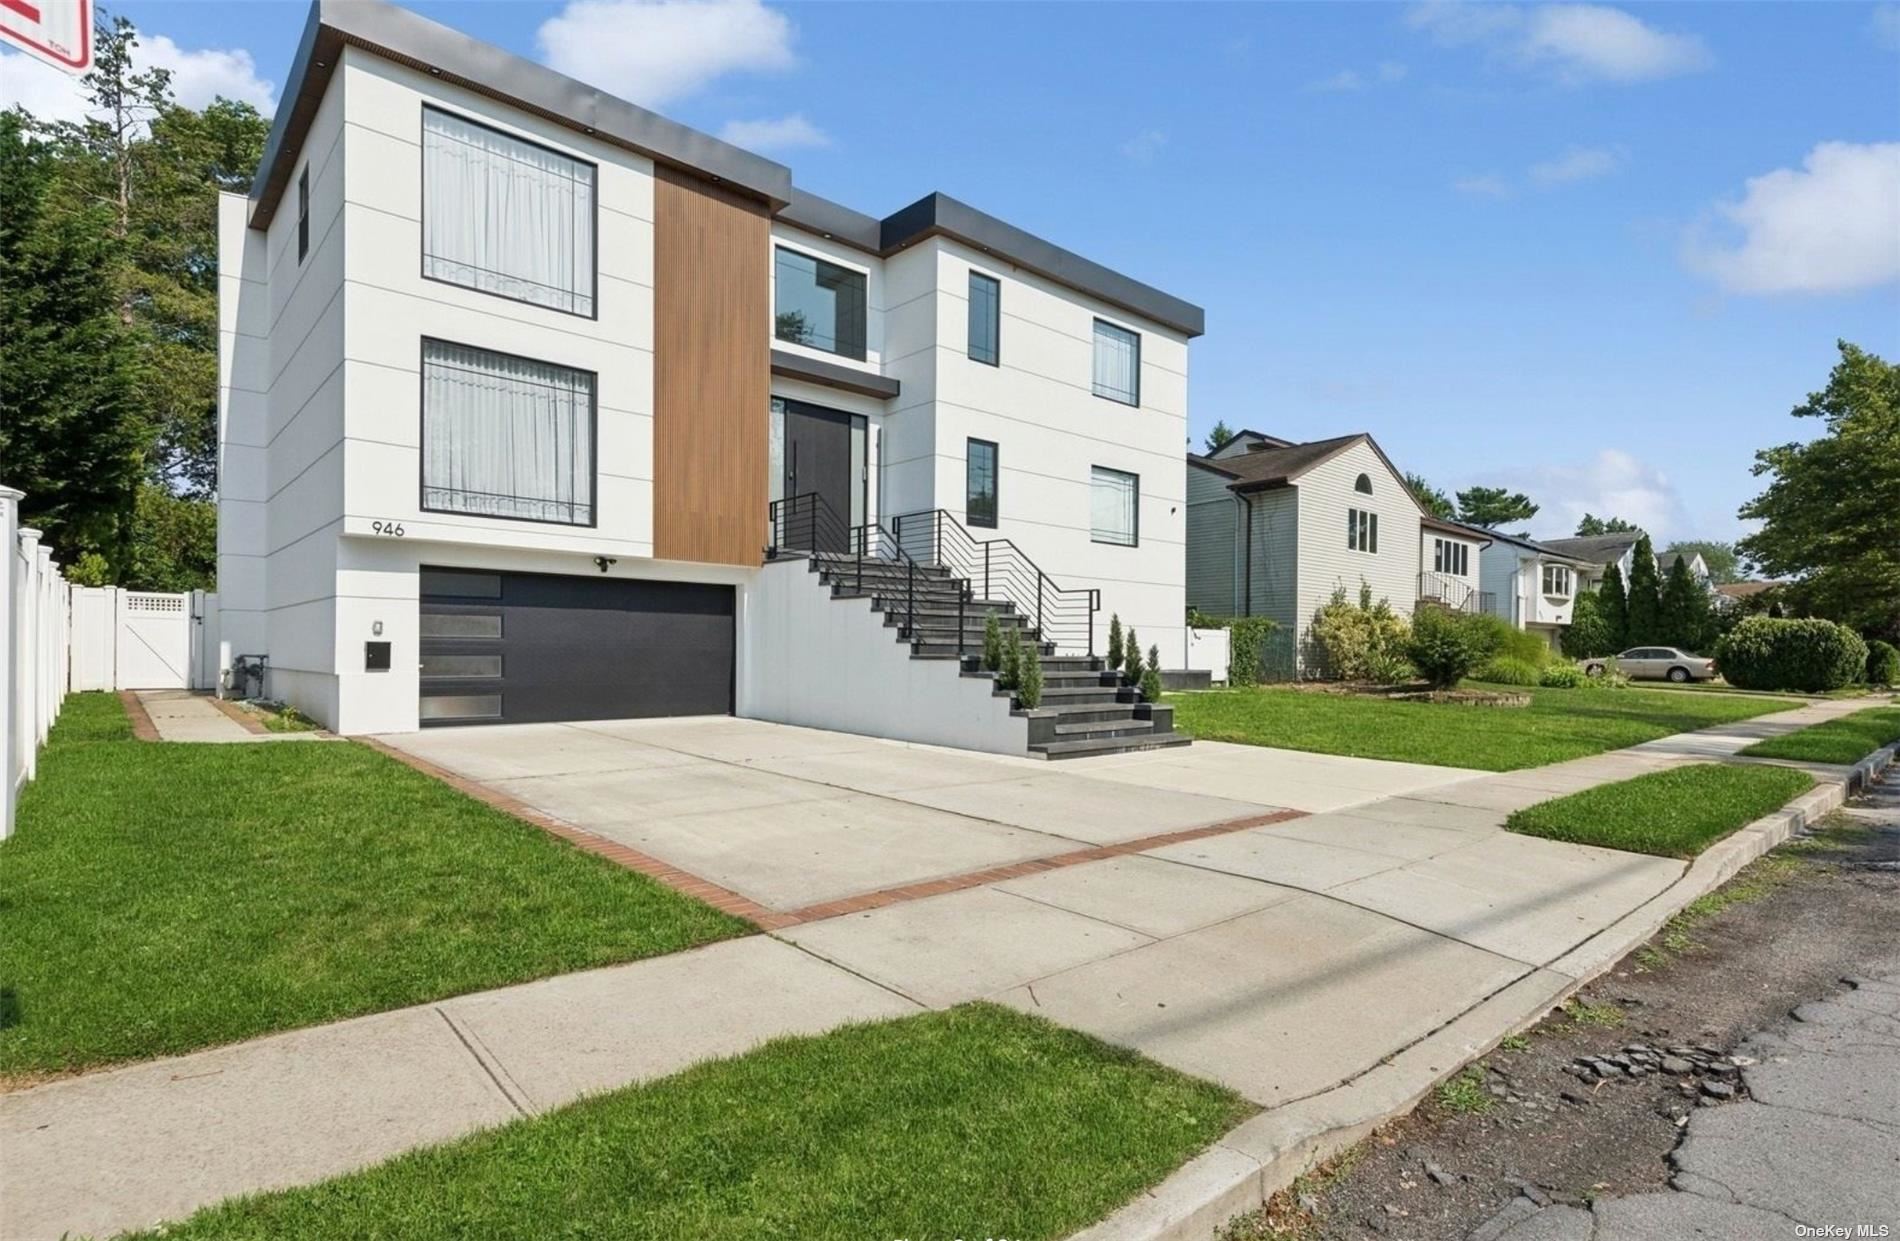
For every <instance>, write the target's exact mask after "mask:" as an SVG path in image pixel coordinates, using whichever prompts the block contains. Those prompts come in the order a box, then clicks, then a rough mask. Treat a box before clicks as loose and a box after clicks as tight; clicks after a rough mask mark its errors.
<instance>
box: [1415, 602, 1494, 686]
mask: <svg viewBox="0 0 1900 1241" xmlns="http://www.w3.org/2000/svg"><path fill="white" fill-rule="evenodd" d="M1484 621H1485V618H1484V617H1482V616H1473V615H1472V614H1470V613H1469V612H1453V611H1450V610H1449V609H1446V608H1441V607H1437V606H1436V605H1433V604H1424V605H1421V606H1420V607H1419V609H1418V610H1417V611H1415V612H1414V613H1412V637H1411V641H1410V642H1409V643H1408V644H1407V645H1406V650H1405V654H1406V657H1407V658H1409V659H1410V660H1411V661H1412V666H1413V667H1414V668H1417V669H1418V674H1419V675H1420V676H1422V677H1424V678H1425V679H1426V680H1427V681H1430V682H1431V683H1432V684H1433V685H1434V686H1436V687H1438V688H1439V689H1449V688H1450V687H1451V686H1453V685H1456V684H1458V682H1460V681H1462V680H1463V679H1464V678H1466V677H1468V676H1470V675H1471V671H1472V669H1474V668H1476V667H1477V666H1478V665H1479V664H1482V663H1483V662H1484V661H1485V660H1486V659H1488V658H1490V656H1491V653H1492V651H1493V650H1494V649H1495V647H1494V646H1493V645H1492V643H1493V642H1494V641H1495V634H1494V633H1493V632H1492V631H1491V630H1490V629H1489V628H1488V627H1487V626H1486V625H1485V624H1484Z"/></svg>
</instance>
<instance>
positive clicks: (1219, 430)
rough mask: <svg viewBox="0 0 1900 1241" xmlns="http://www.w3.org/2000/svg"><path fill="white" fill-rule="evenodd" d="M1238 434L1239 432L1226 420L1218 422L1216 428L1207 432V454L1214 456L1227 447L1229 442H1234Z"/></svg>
mask: <svg viewBox="0 0 1900 1241" xmlns="http://www.w3.org/2000/svg"><path fill="white" fill-rule="evenodd" d="M1238 434H1239V432H1237V431H1235V430H1234V429H1233V428H1232V427H1230V426H1228V425H1227V424H1226V423H1225V422H1216V423H1215V424H1214V429H1213V430H1211V431H1209V432H1208V433H1207V441H1206V444H1207V455H1208V456H1213V455H1214V454H1215V453H1217V452H1219V451H1220V450H1221V449H1223V448H1225V447H1227V445H1228V444H1230V443H1232V442H1233V439H1234V436H1236V435H1238Z"/></svg>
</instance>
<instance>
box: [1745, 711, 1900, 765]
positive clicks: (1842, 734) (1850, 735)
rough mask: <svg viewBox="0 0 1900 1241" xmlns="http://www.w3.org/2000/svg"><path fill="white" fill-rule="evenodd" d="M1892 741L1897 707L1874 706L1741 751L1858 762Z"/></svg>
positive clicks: (1899, 723) (1899, 728)
mask: <svg viewBox="0 0 1900 1241" xmlns="http://www.w3.org/2000/svg"><path fill="white" fill-rule="evenodd" d="M1895 741H1900V707H1874V708H1872V709H1870V710H1866V711H1856V712H1854V714H1852V715H1843V716H1841V717H1840V718H1839V719H1835V720H1829V721H1828V722H1827V723H1825V724H1812V725H1810V726H1808V727H1807V728H1803V729H1800V730H1799V731H1797V732H1791V733H1787V734H1785V735H1783V736H1780V737H1770V738H1769V739H1768V740H1766V741H1758V742H1756V743H1755V744H1754V745H1751V746H1749V747H1748V748H1747V749H1746V750H1743V751H1742V753H1743V754H1746V755H1747V756H1749V757H1750V758H1788V759H1793V760H1795V761H1796V762H1802V763H1858V762H1859V761H1860V760H1861V759H1863V758H1866V757H1867V756H1868V755H1869V754H1872V753H1873V752H1874V751H1875V750H1878V749H1879V748H1880V747H1881V746H1884V745H1891V744H1892V743H1893V742H1895Z"/></svg>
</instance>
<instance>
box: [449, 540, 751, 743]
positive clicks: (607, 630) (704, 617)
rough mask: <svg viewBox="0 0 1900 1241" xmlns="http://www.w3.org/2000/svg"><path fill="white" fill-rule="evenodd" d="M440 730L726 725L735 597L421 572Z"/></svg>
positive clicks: (660, 585)
mask: <svg viewBox="0 0 1900 1241" xmlns="http://www.w3.org/2000/svg"><path fill="white" fill-rule="evenodd" d="M421 646H422V651H421V654H422V701H421V716H422V722H423V724H425V725H429V724H482V723H509V724H518V723H529V722H533V721H538V720H605V719H619V718H622V717H631V716H655V715H723V714H726V713H728V712H730V711H731V710H732V666H733V664H732V648H733V617H732V587H730V586H707V585H701V584H699V583H696V582H640V581H627V580H625V579H614V578H586V577H555V576H551V575H547V574H540V573H485V572H481V571H476V570H468V569H429V568H425V569H423V570H422V643H421Z"/></svg>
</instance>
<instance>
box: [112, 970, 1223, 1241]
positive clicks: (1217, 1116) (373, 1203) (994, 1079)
mask: <svg viewBox="0 0 1900 1241" xmlns="http://www.w3.org/2000/svg"><path fill="white" fill-rule="evenodd" d="M1250 1110H1251V1108H1250V1107H1249V1105H1248V1104H1246V1103H1245V1102H1244V1101H1242V1100H1241V1099H1239V1098H1237V1097H1236V1096H1234V1095H1232V1094H1229V1093H1228V1092H1226V1091H1224V1090H1222V1089H1220V1088H1219V1087H1217V1086H1213V1085H1210V1084H1208V1083H1205V1082H1200V1081H1196V1080H1194V1079H1192V1078H1188V1077H1184V1076H1182V1075H1181V1074H1179V1073H1176V1072H1174V1071H1173V1070H1171V1069H1166V1068H1163V1067H1161V1066H1160V1065H1157V1064H1154V1063H1152V1062H1150V1061H1147V1060H1143V1059H1142V1058H1140V1057H1139V1056H1136V1055H1134V1054H1133V1053H1131V1052H1125V1051H1121V1050H1117V1049H1114V1048H1110V1047H1108V1046H1106V1045H1104V1044H1102V1043H1099V1042H1096V1041H1095V1040H1094V1039H1091V1038H1088V1037H1087V1036H1085V1035H1081V1034H1077V1033H1074V1032H1072V1031H1069V1030H1064V1029H1061V1028H1059V1027H1057V1026H1053V1025H1050V1024H1049V1023H1047V1022H1044V1021H1041V1020H1039V1019H1036V1018H1033V1017H1028V1016H1024V1015H1022V1014H1020V1013H1016V1012H1013V1011H1011V1010H1009V1009H1004V1008H999V1007H995V1006H992V1005H986V1004H971V1005H965V1006H963V1007H961V1008H956V1009H952V1010H950V1011H948V1012H939V1013H927V1014H923V1015H919V1016H916V1017H906V1018H902V1019H900V1020H896V1021H889V1022H883V1023H880V1024H877V1025H863V1026H855V1027H849V1028H846V1029H843V1030H838V1031H834V1032H833V1033H830V1034H826V1035H821V1036H818V1037H815V1038H798V1039H784V1040H780V1041H778V1042H774V1043H769V1044H767V1045H766V1046H764V1047H762V1048H760V1049H758V1050H757V1051H754V1052H751V1053H749V1054H747V1055H744V1056H739V1057H737V1058H735V1059H731V1060H723V1061H716V1062H713V1063H709V1064H703V1065H700V1066H697V1067H695V1068H692V1069H688V1070H687V1071H685V1072H683V1073H680V1074H678V1075H676V1076H674V1077H669V1078H664V1079H662V1080H660V1081H657V1082H652V1083H650V1084H647V1085H641V1086H634V1087H631V1088H628V1089H625V1090H620V1091H616V1092H614V1093H612V1094H607V1095H603V1096H600V1097H598V1098H594V1099H589V1100H586V1101H583V1102H581V1103H578V1104H575V1105H573V1106H571V1107H567V1108H564V1109H561V1110H559V1111H556V1112H552V1113H550V1114H548V1115H546V1116H542V1117H538V1118H533V1119H527V1120H521V1121H517V1122H515V1123H513V1124H511V1125H508V1126H506V1127H505V1128H501V1129H497V1130H491V1131H489V1132H486V1133H482V1134H477V1135H475V1136H473V1137H469V1138H465V1139H463V1140H461V1141H458V1142H454V1143H450V1144H449V1145H446V1146H439V1147H434V1148H431V1149H428V1150H423V1151H418V1152H414V1153H411V1154H409V1155H405V1156H402V1157H400V1158H397V1159H394V1160H392V1161H390V1162H388V1163H385V1164H382V1165H380V1166H378V1167H375V1168H370V1169H368V1170H366V1171H363V1172H359V1173H355V1174H353V1175H349V1176H344V1177H340V1178H338V1179H336V1180H333V1181H329V1182H326V1183H324V1184H321V1185H317V1186H313V1187H310V1188H305V1189H293V1190H289V1191H285V1192H281V1193H273V1194H267V1195H262V1196H258V1197H254V1198H248V1199H236V1200H232V1201H230V1202H227V1203H224V1204H221V1205H219V1206H216V1207H212V1208H209V1209H207V1210H205V1211H201V1212H199V1213H198V1214H197V1215H195V1216H193V1217H191V1218H190V1219H189V1220H187V1221H185V1222H184V1223H183V1224H176V1225H172V1226H171V1227H169V1228H167V1229H165V1230H164V1231H163V1232H156V1231H155V1232H152V1233H142V1234H138V1235H139V1236H141V1237H154V1238H155V1237H159V1236H163V1237H165V1238H167V1239H168V1241H175V1239H187V1238H188V1239H191V1241H204V1239H207V1238H256V1239H258V1241H263V1239H264V1238H270V1239H272V1241H278V1239H286V1241H294V1239H296V1238H310V1239H311V1241H318V1239H322V1241H328V1239H329V1238H332V1237H392V1238H393V1237H401V1238H404V1239H405V1241H429V1239H431V1238H441V1239H443V1241H448V1239H450V1238H458V1239H459V1238H465V1237H482V1238H484V1239H505V1238H523V1239H527V1238H533V1239H534V1241H540V1239H541V1238H545V1237H549V1236H554V1235H558V1236H564V1237H614V1238H626V1239H628V1241H635V1239H644V1238H654V1239H656V1241H657V1239H661V1238H664V1239H666V1241H672V1239H674V1238H684V1237H691V1238H695V1239H696V1241H740V1239H742V1238H743V1239H745V1241H753V1239H758V1241H779V1239H780V1238H791V1237H863V1238H885V1239H888V1238H895V1237H909V1238H917V1239H918V1241H922V1239H923V1238H951V1237H1011V1238H1014V1237H1061V1236H1064V1235H1066V1234H1068V1233H1069V1232H1071V1231H1073V1230H1075V1229H1076V1228H1079V1227H1081V1226H1082V1225H1084V1224H1087V1223H1090V1222H1091V1221H1093V1220H1096V1219H1099V1218H1100V1217H1102V1216H1103V1215H1106V1214H1107V1213H1108V1212H1109V1211H1111V1210H1113V1209H1114V1208H1115V1207H1117V1206H1118V1205H1120V1204H1121V1203H1122V1202H1124V1201H1125V1200H1127V1199H1128V1198H1130V1197H1132V1196H1134V1195H1135V1194H1137V1193H1140V1192H1141V1191H1142V1190H1143V1189H1145V1188H1147V1187H1148V1186H1150V1185H1153V1184H1154V1183H1155V1182H1157V1181H1159V1180H1160V1179H1161V1178H1162V1177H1164V1176H1165V1175H1167V1174H1168V1173H1169V1172H1170V1171H1172V1170H1173V1169H1174V1168H1175V1167H1176V1166H1178V1165H1179V1164H1181V1163H1182V1162H1183V1161H1185V1160H1186V1159H1188V1158H1189V1157H1190V1156H1192V1155H1194V1154H1195V1153H1196V1152H1198V1151H1200V1150H1201V1149H1202V1148H1204V1147H1205V1146H1207V1145H1208V1144H1209V1143H1210V1142H1212V1141H1213V1140H1214V1139H1215V1138H1216V1137H1218V1136H1219V1135H1220V1134H1221V1133H1222V1132H1224V1131H1225V1130H1226V1129H1228V1128H1229V1127H1230V1126H1231V1125H1233V1124H1234V1123H1235V1122H1236V1121H1237V1120H1239V1119H1240V1118H1241V1117H1242V1116H1244V1115H1245V1114H1246V1113H1247V1112H1248V1111H1250Z"/></svg>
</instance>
